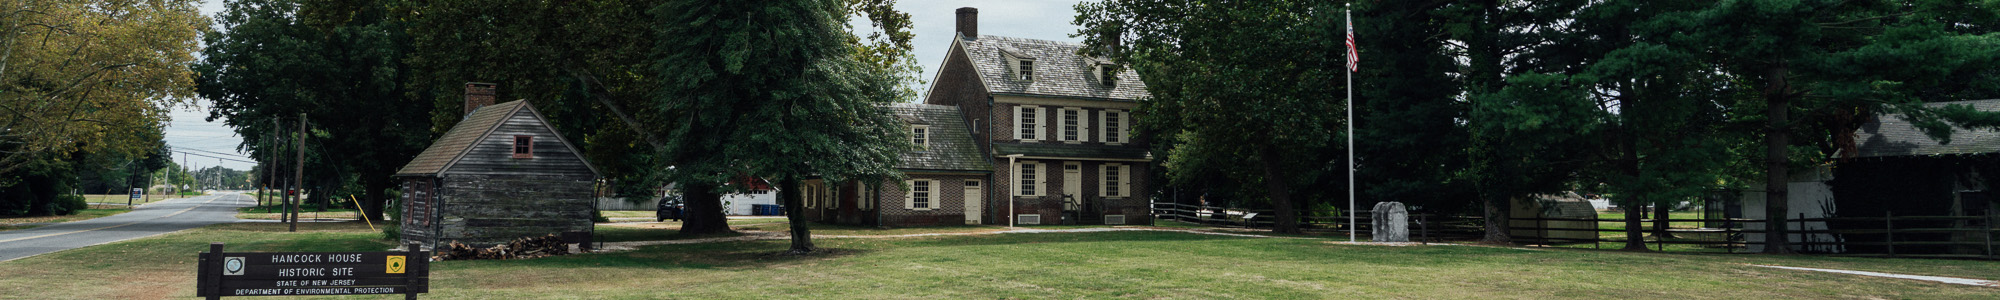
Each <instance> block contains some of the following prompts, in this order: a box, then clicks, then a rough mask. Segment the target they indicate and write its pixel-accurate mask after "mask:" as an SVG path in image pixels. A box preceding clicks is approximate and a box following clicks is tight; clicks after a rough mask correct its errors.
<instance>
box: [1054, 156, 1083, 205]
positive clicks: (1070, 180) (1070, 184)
mask: <svg viewBox="0 0 2000 300" xmlns="http://www.w3.org/2000/svg"><path fill="white" fill-rule="evenodd" d="M1057 196H1061V197H1062V198H1061V199H1062V201H1063V210H1077V207H1076V204H1077V203H1079V202H1081V201H1083V162H1075V161H1066V162H1063V194H1062V195H1057Z"/></svg>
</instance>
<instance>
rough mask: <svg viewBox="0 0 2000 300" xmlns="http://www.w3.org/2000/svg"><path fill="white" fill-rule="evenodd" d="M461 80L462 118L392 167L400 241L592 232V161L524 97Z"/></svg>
mask: <svg viewBox="0 0 2000 300" xmlns="http://www.w3.org/2000/svg"><path fill="white" fill-rule="evenodd" d="M493 92H494V88H493V85H492V84H488V83H469V84H466V94H465V99H466V100H465V114H466V115H465V119H464V120H462V121H459V122H458V124H457V125H454V126H452V127H451V130H450V131H446V132H445V134H444V135H443V136H440V137H438V139H437V140H436V141H433V142H432V143H431V145H430V147H427V148H424V152H423V153H420V154H418V155H417V157H415V158H412V159H411V160H410V163H409V164H406V165H403V168H402V169H399V170H397V171H396V175H395V176H396V178H397V179H400V180H401V181H402V198H401V199H399V201H400V202H401V203H402V207H401V209H402V213H403V218H402V219H401V220H397V221H398V222H399V223H400V224H401V226H402V236H403V243H405V244H407V243H420V244H424V245H425V246H426V247H436V246H438V245H441V244H447V243H450V242H453V241H457V242H460V243H465V244H471V245H492V244H500V243H506V242H508V241H511V240H513V239H516V238H521V237H534V236H542V235H546V234H560V233H563V232H573V231H592V229H593V228H592V226H591V221H590V216H591V209H592V195H591V192H592V191H591V190H592V188H593V187H594V185H593V184H594V183H595V181H596V180H597V177H598V172H597V168H596V167H593V166H591V165H590V162H588V161H585V160H584V158H583V155H582V152H581V151H578V149H577V148H576V147H575V146H573V145H571V144H570V143H569V141H568V140H565V139H563V137H562V135H561V134H559V133H557V132H556V130H555V128H554V127H550V126H549V123H548V121H547V120H548V119H547V118H544V117H542V114H541V113H540V112H539V111H537V110H535V107H534V106H533V105H529V104H528V101H526V100H515V101H509V102H505V103H499V104H494V103H493V98H494V96H493V95H494V93H493Z"/></svg>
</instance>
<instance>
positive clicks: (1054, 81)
mask: <svg viewBox="0 0 2000 300" xmlns="http://www.w3.org/2000/svg"><path fill="white" fill-rule="evenodd" d="M959 42H960V44H961V45H963V47H962V48H961V49H964V51H965V52H966V57H969V58H971V59H972V64H973V66H974V69H976V70H979V77H980V78H981V79H982V81H985V82H986V89H987V91H990V92H992V93H994V94H1002V95H1005V94H1014V95H1030V96H1057V97H1073V98H1089V99H1102V100H1115V101H1137V100H1139V99H1140V98H1145V97H1146V96H1147V95H1148V94H1147V93H1146V82H1145V81H1141V80H1140V79H1139V73H1138V72H1134V71H1132V68H1125V70H1124V71H1121V72H1119V74H1118V76H1117V77H1118V82H1117V83H1115V84H1113V85H1112V86H1111V87H1105V86H1104V85H1102V84H1098V83H1097V80H1096V79H1093V77H1092V76H1091V74H1090V72H1092V70H1095V68H1094V64H1095V63H1097V62H1100V61H1102V60H1101V59H1098V58H1089V57H1084V56H1080V55H1077V54H1076V50H1078V49H1082V48H1083V44H1078V43H1068V42H1058V41H1046V40H1035V39H1024V38H1015V37H1004V36H991V35H982V36H979V38H976V39H970V40H963V39H962V40H959ZM1002 52H1006V53H1009V54H1011V55H1017V56H1025V57H1024V58H1031V59H1034V60H1035V63H1034V70H1033V71H1034V72H1033V73H1034V76H1035V80H1033V81H1024V80H1013V79H1008V78H1007V77H1006V75H1007V74H1008V72H1007V71H1008V68H1007V64H1006V61H1005V59H1003V58H1002V56H1001V53H1002Z"/></svg>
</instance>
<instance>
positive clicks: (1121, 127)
mask: <svg viewBox="0 0 2000 300" xmlns="http://www.w3.org/2000/svg"><path fill="white" fill-rule="evenodd" d="M1130 122H1131V118H1130V115H1129V114H1128V113H1126V112H1125V111H1122V110H1109V109H1107V110H1104V111H1101V112H1098V117H1097V125H1098V126H1097V127H1098V128H1099V129H1100V130H1099V131H1098V133H1097V134H1098V139H1099V140H1103V141H1104V142H1105V143H1109V144H1114V145H1115V144H1124V143H1126V142H1128V141H1129V140H1128V138H1129V137H1128V136H1126V134H1125V131H1126V130H1127V129H1128V128H1131V127H1130V126H1131V123H1130Z"/></svg>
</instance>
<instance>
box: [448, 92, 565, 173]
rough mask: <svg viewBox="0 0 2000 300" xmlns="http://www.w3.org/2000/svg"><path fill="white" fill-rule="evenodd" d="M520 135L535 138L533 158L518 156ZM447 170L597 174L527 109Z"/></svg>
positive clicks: (452, 171)
mask: <svg viewBox="0 0 2000 300" xmlns="http://www.w3.org/2000/svg"><path fill="white" fill-rule="evenodd" d="M517 135H526V136H533V137H535V147H534V148H535V150H534V154H535V155H534V157H533V158H514V136H517ZM444 173H446V174H454V175H455V174H480V175H559V176H586V177H588V176H593V174H592V173H591V172H590V167H588V166H586V165H584V163H583V158H582V156H581V155H579V154H578V153H574V152H571V151H570V149H569V147H565V146H563V143H562V142H561V141H559V140H558V139H557V138H556V133H555V132H554V131H550V130H549V127H548V126H546V125H544V124H542V121H541V120H540V119H536V118H535V114H534V113H533V112H530V111H528V110H527V109H522V110H519V111H517V112H515V113H514V115H513V116H510V117H508V118H507V121H506V123H503V124H500V127H499V128H496V129H494V130H493V133H491V134H487V135H486V138H485V139H481V140H480V141H479V142H478V143H477V144H475V145H473V146H472V149H471V150H469V151H467V152H466V154H465V157H463V158H459V160H458V163H457V164H453V165H452V166H451V168H450V169H447V170H445V171H444ZM586 186H587V185H586Z"/></svg>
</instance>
